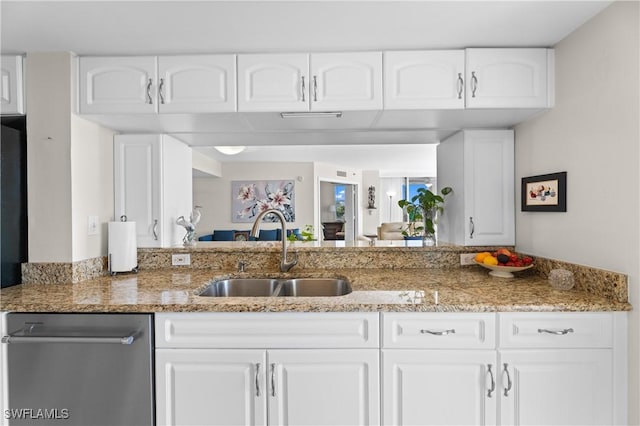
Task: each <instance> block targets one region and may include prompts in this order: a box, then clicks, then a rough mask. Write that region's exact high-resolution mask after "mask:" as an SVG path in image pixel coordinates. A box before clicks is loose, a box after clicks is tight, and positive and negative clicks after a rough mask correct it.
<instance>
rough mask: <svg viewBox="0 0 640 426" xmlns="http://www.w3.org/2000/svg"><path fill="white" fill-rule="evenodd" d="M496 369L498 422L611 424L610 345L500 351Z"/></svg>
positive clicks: (512, 423) (522, 423) (523, 423)
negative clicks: (606, 346) (498, 364)
mask: <svg viewBox="0 0 640 426" xmlns="http://www.w3.org/2000/svg"><path fill="white" fill-rule="evenodd" d="M505 364H506V365H507V369H508V371H509V377H510V379H511V381H512V386H511V390H510V391H509V392H507V395H506V396H505V395H504V389H505V388H507V387H508V378H507V374H506V373H505V372H504V368H505V367H504V365H505ZM500 370H501V372H500V377H501V380H500V382H501V389H500V398H501V400H500V406H501V410H500V411H501V413H500V414H501V417H500V419H501V423H502V424H510V425H514V424H516V425H608V424H613V409H612V407H613V401H612V399H613V396H612V395H613V393H612V392H613V391H612V381H613V379H612V351H611V350H610V349H570V350H568V349H565V350H527V351H516V350H513V351H512V350H505V351H501V352H500Z"/></svg>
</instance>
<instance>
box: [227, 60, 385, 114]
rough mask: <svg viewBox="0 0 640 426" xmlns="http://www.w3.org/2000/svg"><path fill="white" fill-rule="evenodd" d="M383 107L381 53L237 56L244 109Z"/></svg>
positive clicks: (329, 109) (241, 108) (309, 109)
mask: <svg viewBox="0 0 640 426" xmlns="http://www.w3.org/2000/svg"><path fill="white" fill-rule="evenodd" d="M381 108H382V53H380V52H366V53H320V54H312V55H308V54H290V55H289V54H286V55H280V54H274V55H269V54H265V55H239V56H238V110H239V111H278V112H305V111H332V110H336V111H344V110H374V109H381Z"/></svg>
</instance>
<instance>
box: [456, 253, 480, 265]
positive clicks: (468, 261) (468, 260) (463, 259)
mask: <svg viewBox="0 0 640 426" xmlns="http://www.w3.org/2000/svg"><path fill="white" fill-rule="evenodd" d="M476 254H478V253H460V266H465V265H473V264H474V262H473V259H475V257H476Z"/></svg>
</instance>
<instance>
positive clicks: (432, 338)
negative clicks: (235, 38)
mask: <svg viewBox="0 0 640 426" xmlns="http://www.w3.org/2000/svg"><path fill="white" fill-rule="evenodd" d="M382 316H383V320H382V327H383V350H382V372H383V373H382V401H383V402H382V409H383V424H385V425H431V424H438V425H469V424H474V425H491V424H500V425H605V424H606V425H610V424H626V411H627V406H626V399H627V398H626V386H627V384H626V344H625V343H624V342H625V341H626V340H625V339H626V337H625V336H626V321H627V319H626V314H625V313H612V312H592V313H499V314H467V313H458V314H455V313H402V314H400V313H389V314H387V313H385V314H383V315H382ZM496 333H497V336H496ZM474 340H475V342H474Z"/></svg>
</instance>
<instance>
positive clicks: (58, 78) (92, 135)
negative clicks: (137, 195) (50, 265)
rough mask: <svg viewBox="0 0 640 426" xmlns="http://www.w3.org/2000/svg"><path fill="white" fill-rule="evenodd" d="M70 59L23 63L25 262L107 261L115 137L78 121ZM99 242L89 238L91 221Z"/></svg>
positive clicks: (59, 56)
mask: <svg viewBox="0 0 640 426" xmlns="http://www.w3.org/2000/svg"><path fill="white" fill-rule="evenodd" d="M74 65H75V61H74V58H73V56H72V55H71V54H70V53H68V52H62V53H29V54H28V55H27V59H26V81H25V87H26V92H27V161H28V167H27V190H28V215H29V230H28V232H29V259H28V260H29V262H73V261H77V260H85V259H90V258H93V257H98V256H104V255H106V253H107V229H106V228H107V227H106V222H108V221H109V220H111V217H112V216H113V139H112V137H113V132H112V131H110V130H107V129H105V128H102V127H100V126H98V125H97V124H95V123H92V122H89V121H86V120H84V119H82V118H80V117H77V116H75V115H74V114H73V113H72V111H73V110H74V105H75V100H74V93H75V90H74V85H73V84H72V82H73V81H75V75H74V70H75V66H74ZM89 215H92V216H98V221H99V228H98V235H88V216H89Z"/></svg>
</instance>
